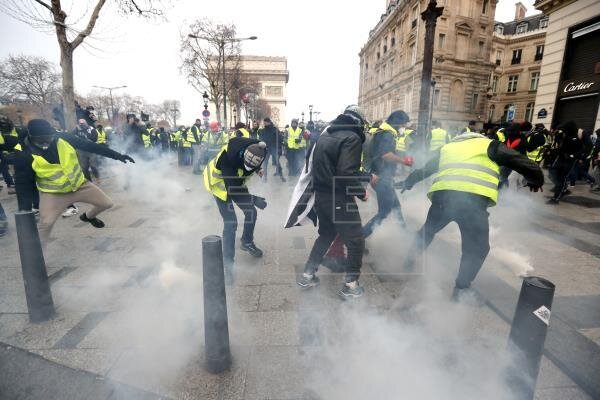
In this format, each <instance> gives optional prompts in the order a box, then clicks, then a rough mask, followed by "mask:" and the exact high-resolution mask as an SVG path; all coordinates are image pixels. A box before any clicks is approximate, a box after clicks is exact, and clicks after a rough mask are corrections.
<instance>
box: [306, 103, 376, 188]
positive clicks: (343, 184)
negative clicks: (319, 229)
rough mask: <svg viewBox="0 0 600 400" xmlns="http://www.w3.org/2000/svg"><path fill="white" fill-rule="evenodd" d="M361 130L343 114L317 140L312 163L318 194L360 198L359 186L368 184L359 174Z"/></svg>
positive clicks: (361, 128) (363, 136)
mask: <svg viewBox="0 0 600 400" xmlns="http://www.w3.org/2000/svg"><path fill="white" fill-rule="evenodd" d="M364 141H365V134H364V129H363V127H362V126H359V125H357V124H356V120H355V119H353V118H352V117H350V116H348V115H344V114H340V115H338V117H337V118H336V119H335V120H333V121H332V122H331V124H330V125H329V127H328V128H327V131H326V132H325V133H323V134H321V136H319V139H317V143H316V145H315V149H314V154H313V162H312V181H313V187H314V189H315V191H317V192H326V193H331V192H332V191H333V192H335V193H336V194H337V195H342V196H357V197H359V198H363V197H364V196H365V194H366V192H365V188H364V187H363V185H362V182H365V181H368V177H366V176H365V174H363V173H362V172H361V170H360V164H361V156H362V144H363V142H364Z"/></svg>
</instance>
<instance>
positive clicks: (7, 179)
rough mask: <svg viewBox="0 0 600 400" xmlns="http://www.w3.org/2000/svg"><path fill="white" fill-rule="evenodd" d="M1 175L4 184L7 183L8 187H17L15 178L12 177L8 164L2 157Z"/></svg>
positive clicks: (0, 158) (0, 161)
mask: <svg viewBox="0 0 600 400" xmlns="http://www.w3.org/2000/svg"><path fill="white" fill-rule="evenodd" d="M0 174H2V177H3V178H4V183H6V184H7V185H8V186H14V185H15V181H14V180H13V177H12V176H11V175H10V172H9V171H8V163H7V162H6V160H5V159H4V158H3V157H2V156H1V155H0Z"/></svg>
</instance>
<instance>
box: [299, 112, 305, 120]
mask: <svg viewBox="0 0 600 400" xmlns="http://www.w3.org/2000/svg"><path fill="white" fill-rule="evenodd" d="M300 115H301V116H302V122H304V111H302V112H301V113H300Z"/></svg>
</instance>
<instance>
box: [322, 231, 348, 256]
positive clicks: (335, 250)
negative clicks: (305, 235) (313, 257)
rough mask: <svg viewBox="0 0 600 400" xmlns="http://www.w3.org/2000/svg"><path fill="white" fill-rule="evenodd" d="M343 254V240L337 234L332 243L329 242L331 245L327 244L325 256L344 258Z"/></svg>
mask: <svg viewBox="0 0 600 400" xmlns="http://www.w3.org/2000/svg"><path fill="white" fill-rule="evenodd" d="M345 256H346V254H345V252H344V242H343V241H342V238H341V237H340V235H337V236H336V237H335V240H334V241H333V243H331V246H329V250H327V254H325V257H333V258H344V257H345Z"/></svg>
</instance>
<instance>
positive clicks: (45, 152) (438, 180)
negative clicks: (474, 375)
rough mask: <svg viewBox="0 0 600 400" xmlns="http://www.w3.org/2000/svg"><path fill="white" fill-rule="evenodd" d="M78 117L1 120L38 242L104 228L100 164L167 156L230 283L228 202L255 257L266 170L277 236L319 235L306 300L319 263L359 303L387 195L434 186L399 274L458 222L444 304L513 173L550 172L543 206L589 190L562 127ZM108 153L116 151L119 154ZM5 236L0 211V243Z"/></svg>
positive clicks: (596, 145) (585, 167) (585, 141)
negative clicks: (274, 198) (165, 122)
mask: <svg viewBox="0 0 600 400" xmlns="http://www.w3.org/2000/svg"><path fill="white" fill-rule="evenodd" d="M86 111H87V112H82V113H81V114H80V115H78V117H79V119H78V123H77V126H76V127H75V129H73V130H72V131H71V132H64V131H58V130H56V129H55V128H54V127H53V126H52V125H51V124H50V123H49V122H48V121H46V120H43V119H32V120H31V121H29V122H28V124H27V126H26V127H15V126H14V124H12V122H11V121H10V120H9V119H8V118H6V117H1V118H0V132H1V133H2V134H1V135H0V150H1V151H2V155H1V163H0V172H1V173H2V176H3V179H4V183H5V185H6V186H7V190H8V193H9V194H16V195H17V199H18V207H19V210H32V211H33V212H35V213H36V214H37V215H38V217H39V221H40V222H39V231H40V237H41V238H42V241H46V240H47V238H48V237H49V235H50V232H51V229H52V226H53V225H54V223H55V222H56V220H57V219H58V218H59V216H60V215H62V216H63V217H69V216H73V215H75V214H78V213H79V210H78V208H77V205H76V203H87V204H90V205H92V208H91V209H90V210H88V211H86V212H84V213H81V214H80V219H81V220H82V221H84V222H87V223H90V224H91V225H92V226H93V227H95V228H102V227H104V225H105V224H104V222H103V221H102V220H100V219H99V218H98V215H99V214H101V212H103V211H104V210H106V209H108V208H110V207H111V206H112V201H111V199H110V198H109V197H108V196H107V195H106V194H105V193H104V192H103V191H102V190H101V189H100V187H99V186H98V185H97V183H98V182H99V179H100V178H101V172H102V169H101V164H102V163H101V158H102V157H108V158H112V159H115V160H119V161H122V162H124V163H127V162H134V160H133V157H135V158H141V159H152V158H155V157H163V156H168V155H169V154H173V153H175V154H176V155H177V160H178V166H179V167H180V168H190V167H191V168H190V169H191V172H192V173H193V174H202V175H203V181H204V186H205V188H206V190H207V191H208V192H209V193H210V194H211V195H212V196H213V197H214V200H215V204H216V205H217V207H216V208H217V210H218V212H219V214H220V216H221V218H222V220H223V259H224V266H225V277H226V281H227V282H228V283H230V282H232V281H233V279H234V263H235V248H236V246H235V240H236V231H237V225H238V223H237V217H236V213H235V208H234V205H235V206H237V207H238V208H239V209H240V210H241V211H242V212H243V214H244V223H243V232H242V236H241V243H240V249H241V250H243V251H245V252H248V253H249V254H250V255H252V256H254V257H262V256H263V250H261V249H260V248H259V247H258V246H257V245H256V244H255V242H254V229H255V225H256V223H257V221H258V214H257V209H264V208H265V207H267V199H265V198H263V197H260V196H256V195H254V194H251V193H250V192H249V189H248V187H247V186H246V182H247V180H248V179H249V178H250V177H252V176H253V175H258V176H259V177H260V179H261V180H262V181H263V182H265V183H267V182H268V179H269V177H270V176H269V175H270V174H269V170H270V167H269V166H271V167H272V168H273V169H274V173H273V174H272V175H271V176H273V177H278V179H279V180H280V181H281V182H286V180H287V179H293V180H295V181H296V186H295V190H294V194H293V196H292V199H291V203H290V207H289V211H288V219H287V222H286V227H293V226H296V225H302V224H305V223H307V222H309V221H310V222H312V223H314V224H315V225H318V233H319V236H318V238H317V240H316V241H315V243H314V245H313V247H312V249H311V252H310V254H309V257H308V260H307V262H306V264H305V269H304V272H303V274H302V275H301V276H299V278H298V281H297V283H298V285H299V286H300V287H301V288H305V289H308V288H311V287H314V286H316V285H318V284H319V278H318V276H317V271H318V269H319V267H320V266H321V265H325V266H327V267H329V268H330V269H332V270H334V271H336V272H345V281H344V283H343V285H342V289H341V290H340V291H339V295H340V296H342V297H343V298H345V299H347V298H356V297H360V296H361V295H362V294H363V293H364V289H363V288H362V286H361V285H360V284H359V277H360V271H361V266H362V257H363V254H364V253H365V251H366V249H365V240H366V239H367V238H368V237H369V236H370V235H371V234H372V233H373V232H374V230H376V229H377V227H378V226H379V225H380V224H381V223H382V222H383V221H384V220H385V219H386V218H388V217H390V216H393V217H394V219H395V221H396V222H397V224H398V226H399V227H400V228H402V229H405V227H406V224H405V220H404V216H403V214H402V207H401V202H400V199H399V197H398V193H397V191H398V190H401V191H405V190H410V189H412V187H413V186H414V185H416V184H417V183H418V182H420V181H423V180H426V179H427V178H428V177H430V176H432V175H434V177H433V179H431V180H430V188H429V191H428V197H429V198H430V200H431V207H430V209H429V212H428V215H427V219H426V221H425V223H424V225H423V227H422V228H421V230H420V231H419V233H418V237H419V238H420V239H419V240H415V242H414V244H413V246H412V248H411V250H410V251H409V252H408V253H407V254H408V256H407V257H406V259H405V260H404V262H403V265H404V270H407V271H410V270H411V269H413V268H414V263H415V260H416V257H417V256H418V255H419V254H420V253H421V252H423V251H424V250H425V249H426V247H427V246H428V245H429V243H431V241H432V240H433V238H434V236H435V234H436V233H437V232H439V231H440V230H441V229H443V228H444V227H445V226H446V225H447V224H448V223H450V222H452V221H454V222H456V223H457V224H458V226H459V228H460V231H461V235H462V240H463V245H462V251H463V254H462V258H461V262H460V268H459V273H458V277H457V279H456V284H455V293H454V295H455V296H457V295H458V293H460V292H461V291H462V290H465V289H468V288H469V287H470V284H471V282H472V281H473V280H474V279H475V277H476V275H477V273H478V271H479V270H480V268H481V266H482V264H483V262H484V260H485V258H486V256H487V254H488V251H489V239H488V238H489V224H488V212H487V209H488V207H491V206H493V205H495V204H496V203H497V202H498V201H499V195H498V193H499V191H501V190H505V189H506V188H507V187H508V186H509V176H510V175H511V173H512V172H513V171H515V172H516V173H518V174H520V175H521V176H522V178H520V180H519V184H520V185H523V186H528V187H529V188H530V189H531V190H532V191H538V190H539V189H541V188H542V185H543V183H544V174H543V172H542V167H544V168H548V171H549V176H550V179H551V181H552V183H553V185H554V186H553V188H552V189H551V192H552V194H553V195H552V197H551V198H550V199H549V200H548V202H549V203H551V204H557V203H559V202H560V200H561V198H563V197H564V196H567V195H569V194H570V190H569V186H570V185H573V184H575V182H576V181H578V180H585V181H586V182H587V183H589V184H590V185H592V190H594V191H598V190H600V187H599V186H598V184H599V183H600V176H599V174H600V156H599V153H600V141H599V140H597V136H598V134H599V133H600V132H598V131H596V132H594V133H592V132H585V131H582V130H580V129H578V127H577V126H576V124H575V123H574V122H573V121H567V122H564V123H561V124H559V125H557V126H555V127H553V128H552V129H550V130H548V129H546V128H545V127H544V125H542V124H538V125H535V126H532V125H531V124H530V123H528V122H524V123H520V124H518V123H508V124H504V125H503V126H497V127H490V128H486V129H485V130H479V131H477V130H476V129H475V125H474V123H469V124H468V125H466V126H465V127H464V128H462V129H459V130H458V131H456V132H448V131H446V130H445V129H444V127H443V126H442V124H440V122H439V121H432V124H431V130H430V131H429V133H428V134H427V135H422V134H419V133H418V132H417V130H416V129H415V128H414V126H411V125H410V117H409V116H408V115H407V114H406V113H405V112H404V111H402V110H395V111H393V112H392V113H391V114H390V115H389V116H388V117H387V118H386V119H385V120H384V121H374V122H369V121H367V119H366V118H365V116H364V115H363V113H362V111H361V110H360V108H359V107H358V106H355V105H353V106H348V107H347V108H346V109H345V110H344V112H343V113H342V114H340V115H338V116H337V117H336V118H335V119H334V120H333V121H331V122H330V123H329V124H328V125H327V126H319V125H317V124H315V123H314V122H313V121H309V122H308V123H307V124H306V125H305V124H304V121H299V120H298V119H292V120H291V122H290V124H289V125H286V126H285V128H284V129H283V130H280V129H279V128H278V127H277V126H275V124H274V123H273V121H272V120H271V119H270V118H264V120H262V121H257V120H255V121H252V122H251V123H249V124H244V123H241V122H239V123H237V124H236V125H235V126H234V127H233V128H231V129H224V127H222V126H221V125H220V124H219V123H218V122H217V121H212V122H208V121H204V120H201V119H197V120H196V121H195V122H194V124H193V125H191V126H190V127H185V126H178V127H176V128H168V127H165V126H153V125H152V124H151V123H150V122H145V123H144V122H142V121H140V120H139V119H138V118H137V117H136V116H135V115H128V116H127V122H126V123H125V124H124V125H123V126H122V127H118V128H105V127H103V126H102V125H101V124H100V123H99V122H98V121H97V119H96V118H95V117H94V115H93V113H92V112H90V110H86ZM111 147H116V148H120V149H125V153H124V154H121V153H119V152H117V151H114V150H112V149H111ZM128 154H131V156H129V155H128ZM282 160H286V162H285V163H282ZM284 165H285V166H287V169H286V170H284ZM9 166H10V168H9ZM11 169H12V170H13V171H12V173H11ZM286 172H287V174H286ZM285 175H287V176H285ZM368 186H371V188H372V189H373V192H372V193H374V196H375V197H376V199H375V200H374V201H376V203H377V209H378V210H377V213H376V214H375V215H374V216H373V217H372V218H371V219H370V220H369V221H367V222H365V223H363V220H362V218H361V215H360V212H359V207H358V206H357V203H356V201H357V199H358V200H360V201H367V200H368V198H369V190H367V187H368ZM6 229H7V224H6V215H5V213H4V210H3V208H2V207H1V205H0V234H4V232H5V231H6ZM423 238H424V239H423ZM399 264H401V263H399Z"/></svg>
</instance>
